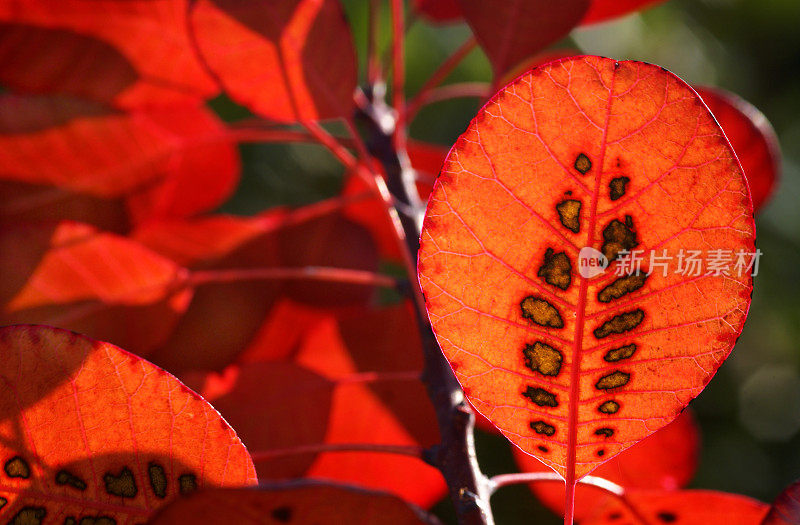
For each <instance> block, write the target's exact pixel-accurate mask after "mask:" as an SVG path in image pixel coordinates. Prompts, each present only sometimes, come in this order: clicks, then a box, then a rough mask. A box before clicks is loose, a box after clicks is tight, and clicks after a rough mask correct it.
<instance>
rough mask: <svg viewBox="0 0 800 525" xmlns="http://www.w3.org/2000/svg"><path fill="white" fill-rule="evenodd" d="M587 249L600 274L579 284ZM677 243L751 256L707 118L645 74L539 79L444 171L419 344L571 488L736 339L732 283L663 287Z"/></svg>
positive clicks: (600, 67) (479, 123) (498, 107)
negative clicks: (628, 255) (423, 339)
mask: <svg viewBox="0 0 800 525" xmlns="http://www.w3.org/2000/svg"><path fill="white" fill-rule="evenodd" d="M584 247H587V248H591V249H592V250H596V252H591V253H596V254H597V255H595V256H593V257H594V258H592V261H598V260H599V259H598V257H606V258H608V259H611V260H612V262H611V265H610V266H609V268H608V270H607V271H605V272H601V273H599V274H598V275H594V276H591V275H590V274H588V273H579V271H578V269H579V264H580V262H579V252H580V251H581V249H582V248H584ZM632 249H638V250H642V252H641V253H640V254H639V259H640V260H641V271H640V272H637V271H636V269H635V265H629V266H632V267H631V268H630V269H628V268H626V267H625V264H624V263H625V260H624V258H622V257H621V255H622V254H621V253H620V252H623V250H632ZM682 249H685V250H701V251H703V250H706V251H708V250H712V251H713V250H723V251H730V252H732V253H733V252H737V251H741V252H742V253H747V254H749V253H752V252H754V251H755V248H754V225H753V218H752V208H751V206H750V201H749V195H748V191H747V184H746V181H745V180H744V176H743V175H742V172H741V169H740V167H739V165H738V162H737V161H736V157H735V155H734V154H733V151H732V150H731V148H730V145H729V144H728V142H727V140H726V139H725V137H724V135H723V133H722V131H721V129H720V128H719V126H718V125H717V124H716V123H715V121H714V119H713V118H712V116H711V115H710V113H709V112H708V110H707V109H706V107H705V105H704V104H703V103H702V101H701V100H700V99H699V98H698V97H697V96H696V95H695V93H694V92H693V91H692V90H691V88H689V87H688V86H687V85H686V84H685V83H684V82H683V81H681V80H680V79H678V78H677V77H675V76H674V75H672V74H671V73H669V72H666V71H665V70H663V69H661V68H659V67H657V66H653V65H650V64H644V63H640V62H615V61H613V60H610V59H606V58H600V57H577V58H573V59H565V60H563V61H560V62H552V63H550V64H547V65H545V66H543V67H541V68H538V69H536V70H534V71H532V72H531V73H530V74H528V75H525V76H522V77H520V78H519V79H518V80H517V81H516V82H515V83H513V84H511V85H509V86H507V87H506V88H505V89H503V90H502V91H501V92H500V93H498V94H497V95H496V96H495V97H494V98H493V99H492V100H491V101H489V103H487V104H486V106H485V107H484V108H483V109H482V110H481V111H480V112H479V114H478V116H477V117H476V118H475V119H474V120H473V121H472V123H471V124H470V125H469V127H468V128H467V131H466V132H465V133H464V134H463V135H462V136H461V137H460V138H459V140H458V142H457V143H456V145H455V146H454V148H453V150H451V152H450V155H449V157H448V159H447V161H446V162H445V165H444V167H443V169H442V174H441V175H440V177H439V179H438V180H437V183H436V186H435V188H434V191H433V194H432V195H431V198H430V202H429V205H428V209H427V214H426V217H425V222H424V225H423V232H422V238H421V248H420V253H419V268H418V269H419V278H420V283H421V285H422V289H423V291H424V293H425V296H426V300H427V307H428V314H429V317H430V320H431V323H432V325H433V329H434V332H435V334H436V336H437V339H438V341H439V344H440V346H441V348H442V350H443V352H444V354H445V356H446V357H447V359H448V360H449V361H450V364H451V366H452V368H453V370H454V372H455V374H456V376H457V378H458V380H459V381H460V382H461V385H462V386H463V387H464V390H465V392H466V394H467V396H468V397H469V398H470V400H471V402H472V403H473V405H474V406H475V407H476V408H477V410H478V411H479V412H481V413H482V414H484V415H485V416H487V417H488V418H489V419H490V420H491V421H492V422H493V423H494V424H495V425H496V426H497V427H498V428H499V429H500V430H501V431H502V432H503V434H504V435H505V436H506V437H508V438H509V439H510V440H511V441H512V442H513V443H514V444H516V445H517V446H519V447H520V448H521V449H522V450H524V451H526V452H528V453H530V454H533V455H536V456H537V457H538V458H539V459H540V460H542V461H543V462H544V463H546V464H547V465H548V466H550V467H552V468H553V469H554V470H555V471H556V472H558V473H559V474H560V475H561V476H563V477H564V478H565V479H567V481H568V488H569V486H570V485H572V484H573V483H574V481H575V480H576V479H579V478H580V477H582V476H584V475H586V474H588V473H589V472H591V471H592V470H593V469H594V468H595V467H597V466H598V465H599V464H600V463H603V462H604V461H606V460H608V459H609V458H610V457H612V456H614V455H616V454H618V453H619V452H621V451H622V450H624V449H626V448H628V447H630V446H632V445H633V444H635V443H636V442H638V441H640V440H642V439H643V438H645V437H647V436H648V435H650V434H652V433H653V432H655V431H656V430H658V429H659V428H661V427H663V426H665V425H666V424H668V423H669V422H670V421H671V420H673V419H674V418H675V417H676V416H677V415H678V413H679V412H680V411H681V410H682V409H683V408H684V407H685V406H686V405H687V403H688V402H689V401H690V400H691V399H693V398H694V397H695V396H697V394H698V393H700V391H701V390H702V389H703V387H704V386H705V385H706V383H707V382H708V381H709V380H710V379H711V377H712V376H713V375H714V373H715V372H716V370H717V368H718V367H719V366H720V364H721V363H722V361H723V360H724V359H725V358H726V357H727V356H728V354H729V353H730V351H731V348H732V347H733V344H734V341H735V340H736V338H737V336H738V334H739V333H740V331H741V329H742V325H743V323H744V319H745V316H746V313H747V311H748V308H749V304H750V293H751V290H752V277H751V275H750V273H749V271H743V272H742V273H741V275H739V274H738V273H737V271H736V270H735V269H734V268H733V266H732V265H733V262H731V267H730V268H729V275H724V274H720V275H715V274H714V272H708V273H706V271H707V270H708V268H706V266H703V267H702V269H701V272H699V275H697V276H694V275H693V273H690V272H687V270H686V267H685V266H684V267H682V268H681V269H682V272H680V273H679V272H678V270H679V268H678V266H677V261H676V259H677V258H678V255H679V252H680V250H682ZM651 250H657V252H656V255H659V256H660V255H663V254H664V253H666V254H667V256H672V258H673V259H672V264H671V265H669V264H668V265H667V272H666V273H664V272H663V270H664V268H663V267H659V266H657V265H656V264H657V263H659V262H660V261H659V260H657V259H654V258H653V257H652V256H651V253H650V251H651ZM664 250H666V252H664ZM584 253H586V250H584ZM623 253H624V252H623ZM731 257H733V255H731ZM588 259H589V258H587V257H584V258H583V259H582V260H583V261H584V263H583V268H584V269H586V268H590V267H589V265H588V262H587V261H588ZM629 262H630V261H629ZM661 262H663V261H661ZM740 269H741V268H740ZM650 270H655V271H652V273H650V275H649V276H648V275H647V273H648V272H649V271H650ZM618 273H619V274H618ZM685 274H686V275H685ZM583 275H585V277H584V276H583Z"/></svg>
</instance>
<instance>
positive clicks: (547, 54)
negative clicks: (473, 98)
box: [495, 49, 582, 86]
mask: <svg viewBox="0 0 800 525" xmlns="http://www.w3.org/2000/svg"><path fill="white" fill-rule="evenodd" d="M581 54H582V53H581V52H580V51H578V50H576V49H553V50H549V51H543V52H542V53H537V54H535V55H533V56H531V57H528V58H526V59H525V60H523V61H522V62H520V63H519V64H518V65H517V66H516V67H514V68H512V69H511V70H510V71H509V72H508V73H506V74H505V75H503V77H502V78H501V79H500V80H499V81H497V82H496V83H495V84H496V85H497V86H505V85H506V84H508V83H509V82H512V81H513V80H514V79H515V78H517V77H518V76H520V75H522V74H524V73H526V72H527V71H528V70H530V69H533V68H535V67H539V66H543V65H544V64H547V63H548V62H553V61H554V60H560V59H562V58H568V57H572V56H579V55H581Z"/></svg>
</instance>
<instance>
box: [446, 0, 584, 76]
mask: <svg viewBox="0 0 800 525" xmlns="http://www.w3.org/2000/svg"><path fill="white" fill-rule="evenodd" d="M458 1H459V5H460V6H461V10H462V11H463V13H464V18H465V19H466V20H467V22H468V23H469V25H470V26H471V27H472V30H473V31H474V32H475V37H476V38H477V39H478V42H479V43H480V45H481V47H482V48H483V50H484V51H486V54H487V55H488V57H489V61H490V62H491V63H492V68H493V69H494V73H495V76H497V77H500V76H502V75H503V74H504V73H505V72H506V71H508V70H509V69H510V68H512V67H514V66H515V65H517V64H518V63H520V62H522V60H524V59H525V58H527V57H529V56H531V55H533V54H535V53H537V52H539V51H541V50H542V49H544V48H545V47H547V46H548V45H550V44H552V43H553V42H555V41H557V40H559V39H561V38H562V37H564V36H566V35H567V33H569V32H570V30H571V29H572V28H573V27H574V26H576V25H577V24H578V22H579V21H580V20H581V18H582V17H583V15H584V14H585V13H586V10H587V9H588V8H589V4H590V3H591V2H590V0H564V1H561V2H551V1H549V0H509V1H507V2H503V4H502V6H499V7H498V5H497V4H495V3H493V2H486V1H484V0H458Z"/></svg>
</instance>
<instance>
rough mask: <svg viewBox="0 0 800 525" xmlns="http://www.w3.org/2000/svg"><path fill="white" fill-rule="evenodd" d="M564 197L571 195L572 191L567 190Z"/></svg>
mask: <svg viewBox="0 0 800 525" xmlns="http://www.w3.org/2000/svg"><path fill="white" fill-rule="evenodd" d="M564 195H572V190H567V191H565V192H564Z"/></svg>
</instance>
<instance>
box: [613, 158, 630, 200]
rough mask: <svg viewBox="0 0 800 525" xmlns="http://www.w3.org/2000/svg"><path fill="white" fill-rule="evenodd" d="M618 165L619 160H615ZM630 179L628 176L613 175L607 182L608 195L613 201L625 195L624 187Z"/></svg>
mask: <svg viewBox="0 0 800 525" xmlns="http://www.w3.org/2000/svg"><path fill="white" fill-rule="evenodd" d="M617 166H619V161H617ZM630 181H631V179H630V178H629V177H615V178H613V179H611V182H609V183H608V196H609V197H610V198H611V200H612V201H615V200H617V199H619V198H621V197H622V196H623V195H625V187H626V186H627V185H628V183H629V182H630Z"/></svg>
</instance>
